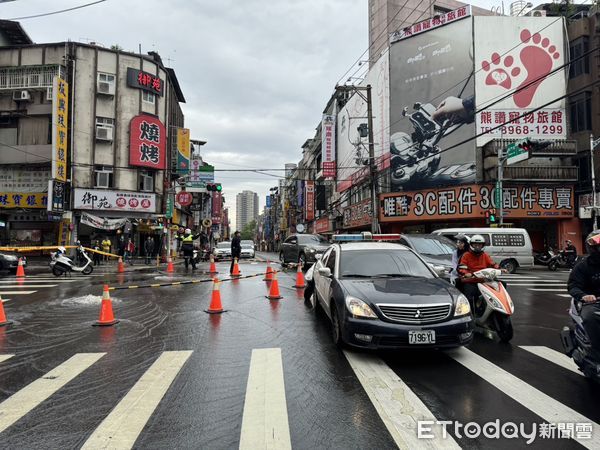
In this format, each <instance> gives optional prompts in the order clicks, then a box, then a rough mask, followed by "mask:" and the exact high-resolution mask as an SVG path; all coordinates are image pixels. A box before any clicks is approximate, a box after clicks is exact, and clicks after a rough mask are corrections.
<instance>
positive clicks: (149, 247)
mask: <svg viewBox="0 0 600 450" xmlns="http://www.w3.org/2000/svg"><path fill="white" fill-rule="evenodd" d="M144 250H145V251H146V264H150V262H151V259H152V256H153V255H154V239H152V236H148V239H146V242H144Z"/></svg>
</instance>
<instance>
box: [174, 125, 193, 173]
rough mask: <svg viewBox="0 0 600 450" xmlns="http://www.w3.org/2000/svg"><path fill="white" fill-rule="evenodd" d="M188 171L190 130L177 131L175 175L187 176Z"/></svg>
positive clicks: (181, 129)
mask: <svg viewBox="0 0 600 450" xmlns="http://www.w3.org/2000/svg"><path fill="white" fill-rule="evenodd" d="M189 170H190V130H188V129H187V128H178V129H177V173H178V174H179V175H187V174H188V172H189Z"/></svg>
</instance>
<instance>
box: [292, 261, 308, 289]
mask: <svg viewBox="0 0 600 450" xmlns="http://www.w3.org/2000/svg"><path fill="white" fill-rule="evenodd" d="M294 287H295V288H296V289H304V288H305V287H306V282H305V281H304V274H303V273H302V265H301V264H298V271H297V272H296V284H295V285H294Z"/></svg>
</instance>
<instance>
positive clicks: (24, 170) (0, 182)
mask: <svg viewBox="0 0 600 450" xmlns="http://www.w3.org/2000/svg"><path fill="white" fill-rule="evenodd" d="M49 179H50V170H49V169H47V168H43V169H38V168H37V167H15V168H13V167H2V168H0V191H2V192H46V190H47V189H48V180H49Z"/></svg>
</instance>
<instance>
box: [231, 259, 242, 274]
mask: <svg viewBox="0 0 600 450" xmlns="http://www.w3.org/2000/svg"><path fill="white" fill-rule="evenodd" d="M231 276H232V277H241V276H242V273H241V272H240V266H239V265H238V259H237V258H234V261H233V272H231Z"/></svg>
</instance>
